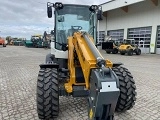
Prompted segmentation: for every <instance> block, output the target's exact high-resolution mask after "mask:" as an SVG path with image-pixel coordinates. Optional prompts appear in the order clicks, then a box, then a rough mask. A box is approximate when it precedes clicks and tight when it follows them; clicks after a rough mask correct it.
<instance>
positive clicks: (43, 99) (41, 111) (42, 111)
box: [37, 68, 59, 120]
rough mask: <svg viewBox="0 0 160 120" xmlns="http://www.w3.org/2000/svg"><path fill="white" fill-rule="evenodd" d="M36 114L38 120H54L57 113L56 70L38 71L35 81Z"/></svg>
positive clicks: (57, 88)
mask: <svg viewBox="0 0 160 120" xmlns="http://www.w3.org/2000/svg"><path fill="white" fill-rule="evenodd" d="M37 112H38V116H39V118H40V119H45V120H46V119H47V120H48V119H54V118H56V117H58V113H59V86H58V79H57V69H55V68H53V69H51V68H46V69H45V68H43V69H40V71H39V74H38V80H37Z"/></svg>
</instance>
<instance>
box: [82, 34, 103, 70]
mask: <svg viewBox="0 0 160 120" xmlns="http://www.w3.org/2000/svg"><path fill="white" fill-rule="evenodd" d="M83 37H84V39H85V40H86V42H87V44H88V46H89V48H90V50H91V51H92V53H93V55H94V57H95V58H96V60H97V66H98V67H102V65H104V66H105V64H106V61H105V60H104V59H103V58H102V57H101V55H100V54H99V52H98V51H97V48H96V46H95V45H94V44H93V43H92V42H91V40H90V38H89V37H88V35H87V33H86V32H84V33H83Z"/></svg>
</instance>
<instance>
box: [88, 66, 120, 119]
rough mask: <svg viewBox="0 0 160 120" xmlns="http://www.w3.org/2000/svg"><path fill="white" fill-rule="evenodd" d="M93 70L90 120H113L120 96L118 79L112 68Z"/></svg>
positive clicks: (89, 98)
mask: <svg viewBox="0 0 160 120" xmlns="http://www.w3.org/2000/svg"><path fill="white" fill-rule="evenodd" d="M101 71H102V69H93V70H92V71H91V76H90V91H89V97H88V102H89V106H88V113H89V115H88V116H89V120H112V119H113V117H114V112H115V108H116V104H117V101H118V97H119V94H120V90H119V88H118V87H119V85H118V84H119V80H118V77H117V76H116V75H115V74H114V72H113V71H112V70H111V69H110V68H106V70H105V71H106V72H105V71H104V72H103V74H104V75H102V74H101V73H102V72H101Z"/></svg>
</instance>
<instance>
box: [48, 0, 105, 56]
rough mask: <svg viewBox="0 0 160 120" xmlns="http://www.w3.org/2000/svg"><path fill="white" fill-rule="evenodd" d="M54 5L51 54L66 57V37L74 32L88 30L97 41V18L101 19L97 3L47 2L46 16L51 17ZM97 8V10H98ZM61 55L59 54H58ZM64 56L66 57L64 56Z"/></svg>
mask: <svg viewBox="0 0 160 120" xmlns="http://www.w3.org/2000/svg"><path fill="white" fill-rule="evenodd" d="M52 7H54V8H55V9H54V20H55V21H54V23H55V26H54V41H52V43H51V49H54V50H52V51H54V53H53V52H51V54H54V55H55V57H56V58H67V55H68V53H67V51H66V50H67V49H64V46H67V38H68V37H70V36H73V34H74V32H77V31H85V32H88V33H89V34H90V35H91V36H92V37H93V38H94V40H95V43H96V42H97V18H98V19H99V20H100V19H102V16H101V15H100V14H101V11H100V10H99V7H98V6H97V5H92V6H87V5H74V4H62V3H59V2H58V3H55V4H53V3H48V4H47V10H48V17H49V18H51V17H52ZM98 10H99V11H98ZM60 55H61V56H60ZM65 56H66V57H65Z"/></svg>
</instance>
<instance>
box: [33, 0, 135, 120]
mask: <svg viewBox="0 0 160 120" xmlns="http://www.w3.org/2000/svg"><path fill="white" fill-rule="evenodd" d="M52 7H53V8H54V15H55V16H54V19H55V24H54V25H55V27H54V33H53V34H54V38H53V40H52V43H51V53H49V54H48V55H46V60H45V63H44V64H41V65H40V70H39V74H38V79H37V95H36V96H37V98H36V100H37V113H38V116H39V118H40V119H44V120H50V119H52V120H54V119H55V118H56V117H58V115H59V103H60V102H59V97H60V96H72V97H86V99H87V100H88V101H87V102H88V119H89V120H114V113H115V111H118V112H125V111H126V110H129V109H131V108H132V107H133V106H134V104H135V101H136V91H135V90H136V86H135V82H134V80H133V76H132V75H131V73H130V72H129V71H128V69H127V68H125V67H122V66H121V65H122V63H112V62H111V61H110V60H109V59H104V58H103V57H102V55H101V54H100V52H99V51H98V49H97V47H96V46H97V44H98V43H97V20H102V10H101V8H99V7H98V6H97V5H91V6H87V5H75V4H62V3H59V2H57V3H55V4H54V3H47V13H48V17H49V18H51V17H52ZM62 102H63V101H62Z"/></svg>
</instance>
